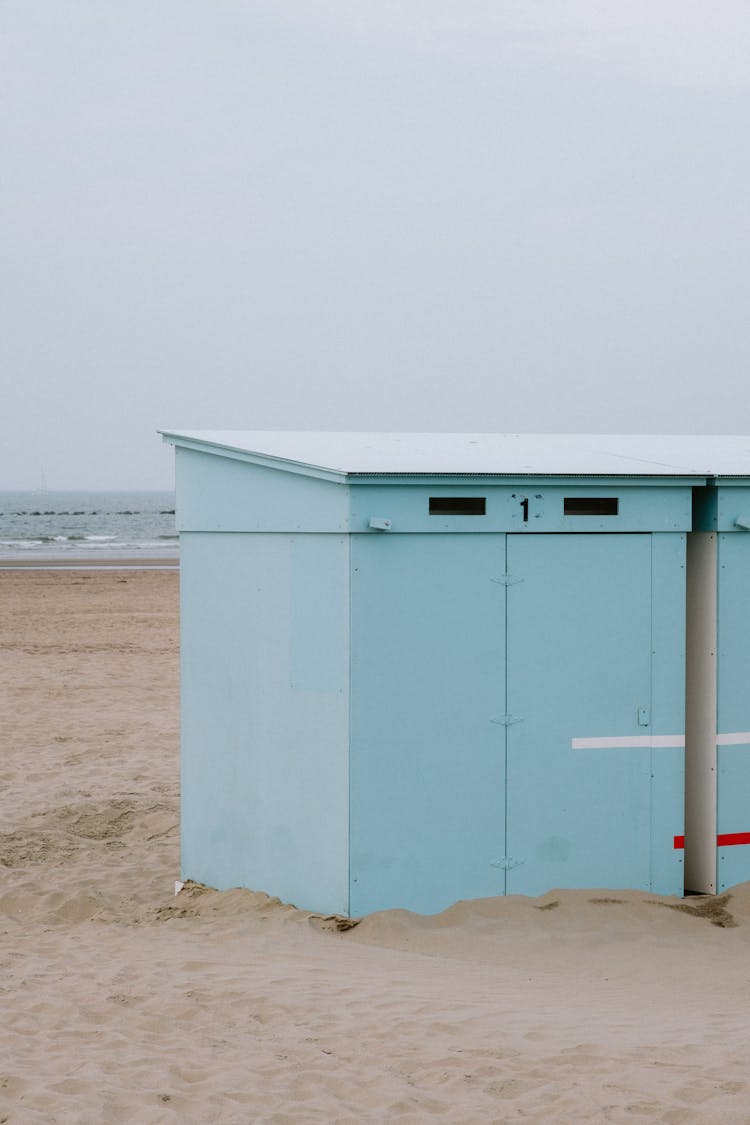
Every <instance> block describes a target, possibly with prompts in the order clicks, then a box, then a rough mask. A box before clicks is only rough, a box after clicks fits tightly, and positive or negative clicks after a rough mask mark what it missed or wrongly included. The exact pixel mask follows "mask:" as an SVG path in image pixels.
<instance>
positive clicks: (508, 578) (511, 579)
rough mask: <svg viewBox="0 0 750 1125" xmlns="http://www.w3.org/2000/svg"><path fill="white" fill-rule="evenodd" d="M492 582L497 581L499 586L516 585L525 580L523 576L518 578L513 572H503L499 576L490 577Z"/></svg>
mask: <svg viewBox="0 0 750 1125" xmlns="http://www.w3.org/2000/svg"><path fill="white" fill-rule="evenodd" d="M490 582H497V584H498V586H515V585H516V584H517V583H518V582H523V578H516V577H515V575H513V574H501V575H500V577H499V578H490Z"/></svg>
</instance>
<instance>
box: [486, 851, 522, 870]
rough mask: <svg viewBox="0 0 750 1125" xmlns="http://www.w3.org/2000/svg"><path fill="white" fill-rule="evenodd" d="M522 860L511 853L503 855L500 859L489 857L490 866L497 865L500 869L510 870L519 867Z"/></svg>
mask: <svg viewBox="0 0 750 1125" xmlns="http://www.w3.org/2000/svg"><path fill="white" fill-rule="evenodd" d="M523 862H524V860H522V859H514V858H513V856H512V855H504V856H503V858H502V859H491V860H490V867H499V868H500V869H501V871H512V870H513V868H514V867H520V866H521V864H522V863H523Z"/></svg>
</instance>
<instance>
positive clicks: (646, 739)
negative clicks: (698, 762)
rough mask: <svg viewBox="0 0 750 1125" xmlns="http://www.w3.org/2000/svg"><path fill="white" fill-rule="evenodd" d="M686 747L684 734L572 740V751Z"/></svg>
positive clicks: (634, 735)
mask: <svg viewBox="0 0 750 1125" xmlns="http://www.w3.org/2000/svg"><path fill="white" fill-rule="evenodd" d="M684 745H685V735H684V734H625V735H617V736H615V737H614V738H572V739H571V740H570V746H571V749H572V750H637V749H639V748H640V747H645V748H646V749H652V748H655V749H660V748H667V747H676V748H682V747H683V746H684Z"/></svg>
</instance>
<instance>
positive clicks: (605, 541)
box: [164, 431, 750, 915]
mask: <svg viewBox="0 0 750 1125" xmlns="http://www.w3.org/2000/svg"><path fill="white" fill-rule="evenodd" d="M164 436H165V438H166V440H168V441H170V442H172V443H173V444H174V445H175V446H176V462H177V517H178V527H179V531H180V565H181V613H182V642H181V648H182V873H183V877H184V878H191V879H195V880H198V881H201V882H205V883H209V884H211V885H213V886H216V887H219V888H228V887H232V886H247V887H252V888H255V889H259V890H260V889H262V890H266V891H268V892H270V893H272V894H275V895H279V896H280V897H281V898H283V899H285V900H288V901H291V902H295V903H296V904H297V905H299V906H302V907H306V908H311V909H316V910H321V911H327V912H338V913H345V914H352V915H359V914H363V913H366V912H370V911H373V910H378V909H382V908H390V907H405V908H409V909H411V910H416V911H420V912H425V913H431V912H434V911H438V910H441V909H443V908H444V907H447V906H449V905H450V904H451V903H453V902H454V901H456V900H458V899H462V898H472V897H480V896H488V895H498V894H513V893H523V894H539V893H542V892H544V891H546V890H548V889H550V888H552V887H634V888H642V889H644V890H651V891H655V892H659V893H666V894H681V893H682V892H683V888H684V865H683V856H684V842H685V832H686V830H685V820H684V807H685V771H684V756H685V643H686V634H685V623H686V569H685V568H686V540H687V537H688V533H690V531H691V528H692V519H693V503H694V494H695V495H698V496H702V495H704V493H705V492H706V490H707V489H709V488H710V487H714V486H713V484H712V473H711V464H712V461H711V454H712V450H713V451H714V452H715V449H716V443H717V441H718V440H721V441H725V440H726V441H728V443H729V447H724V446H723V447H722V449H723V460H724V463H725V464H727V465H728V464H735V463H739V462H742V464H743V465H744V470H745V472H746V474H747V477H748V479H749V480H750V452H748V451H750V441H748V440H747V439H699V438H676V437H666V438H664V437H661V438H654V437H651V438H648V437H633V436H631V437H628V436H625V437H624V436H614V437H613V436H609V437H607V436H604V437H602V436H592V435H536V436H534V435H531V436H529V435H526V436H521V435H497V434H367V433H274V432H265V431H261V432H245V431H242V432H213V431H179V432H171V431H170V432H165V434H164ZM733 442H734V444H732V443H733ZM739 442H743V443H744V444H742V445H739V444H738V443H739ZM732 453H733V454H734V461H732V456H731V454H732ZM743 458H744V461H743V460H742V459H743ZM716 471H717V470H716V469H715V468H714V470H713V472H714V473H715V472H716ZM726 471H727V473H728V476H729V477H737V476H738V472H737V470H736V467H735V469H729V468H727V469H726ZM724 489H726V492H727V493H731V495H732V496H734V497H739V496H740V492H741V490H738V489H736V488H735V487H734V485H733V484H732V483H731V481H729V483H727V482H726V481H724V482H723V483H722V485H721V486H720V487H719V488H718V494H719V496H721V494H722V490H724ZM696 503H699V501H696ZM735 506H736V505H735ZM719 510H721V503H720V502H719ZM733 510H734V509H733ZM742 510H743V511H744V512H745V513H746V514H748V515H750V507H748V506H747V505H745V507H744V508H743V509H742ZM740 526H741V524H738V522H737V520H736V519H735V524H734V528H733V529H732V530H731V532H730V533H728V534H727V536H726V538H727V539H728V540H729V539H731V540H732V541H735V540H736V541H737V542H738V543H739V542H740V540H741V541H742V544H743V545H744V544H745V543H747V544H748V547H750V538H745V534H743V533H741V532H740V531H739V527H740ZM709 534H711V532H709ZM730 549H731V548H730ZM743 567H744V569H743ZM743 574H744V576H745V577H744V578H743ZM743 583H745V585H746V584H747V568H746V566H745V565H744V563H743V562H739V563H738V570H737V578H736V580H735V586H738V587H740V588H741V589H742V590H744V589H745V586H743ZM719 589H721V587H719ZM701 590H703V587H701ZM700 596H703V594H701V595H700ZM731 596H732V597H734V596H735V594H734V593H733V594H732V595H731ZM743 596H744V599H745V600H744V602H743V605H744V606H745V610H744V612H745V621H744V625H745V628H744V635H745V637H747V635H748V634H747V628H746V626H747V616H748V609H747V605H748V602H747V595H746V593H745V594H744V595H743ZM721 623H722V625H721V627H722V628H724V623H723V618H721ZM734 624H735V623H734V621H733V622H732V623H731V625H728V626H727V630H729V629H733V628H734ZM727 636H729V632H727ZM732 636H734V634H732ZM728 643H729V642H728ZM732 643H736V646H740V647H741V641H740V640H737V641H736V642H732ZM746 651H747V648H746V647H745V648H743V649H742V653H743V655H742V661H743V663H742V664H741V667H740V665H739V664H738V666H737V682H738V684H739V685H740V686H739V688H738V695H739V696H742V686H741V685H742V683H744V682H747V679H748V675H747V673H748V663H747V658H746V656H745V655H744V653H746ZM727 659H728V660H729V661H730V662H732V661H734V660H735V657H734V656H728V657H727ZM732 675H734V673H732ZM728 682H729V680H728ZM727 706H728V707H729V705H727ZM731 708H734V710H732V711H731V719H730V714H729V711H727V713H726V716H724V714H723V713H722V722H726V723H730V725H732V724H733V726H732V729H733V730H734V727H735V726H737V727H738V729H739V726H738V724H740V725H741V726H742V728H743V729H744V730H750V717H748V716H747V715H745V713H744V712H742V708H741V705H740V703H737V704H732V705H731ZM731 708H730V710H731ZM699 718H700V721H702V722H705V714H701V716H700V717H699ZM740 719H742V723H740ZM714 729H716V728H714ZM714 749H715V745H714ZM704 756H705V755H704ZM743 761H744V759H743ZM742 777H743V781H742V785H743V786H744V789H743V792H744V793H748V792H750V774H749V775H747V784H745V781H744V778H745V774H744V773H743V775H742ZM739 799H740V800H742V799H743V798H742V797H740V798H739ZM704 806H705V801H704V802H703V805H701V810H702V812H701V815H702V816H703V819H704V820H705V817H706V814H705V808H704ZM719 807H720V809H721V801H720V802H719ZM720 815H723V814H722V813H721V812H720ZM695 823H696V826H697V827H696V831H705V826H701V825H702V822H701V820H700V817H698V819H697V820H696V821H695ZM734 823H735V822H734V821H732V824H734ZM748 827H749V828H750V823H748ZM732 830H733V831H734V830H735V829H732ZM743 850H744V849H743ZM727 873H729V872H727ZM736 873H737V869H735V868H733V869H732V872H731V877H734V875H735V874H736ZM740 877H741V878H746V877H750V870H748V871H747V872H746V873H745V874H741V875H740ZM696 889H700V888H696Z"/></svg>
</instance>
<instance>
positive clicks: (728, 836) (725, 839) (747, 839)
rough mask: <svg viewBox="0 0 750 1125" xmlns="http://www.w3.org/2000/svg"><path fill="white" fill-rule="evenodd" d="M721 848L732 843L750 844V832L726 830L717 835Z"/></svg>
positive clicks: (728, 846)
mask: <svg viewBox="0 0 750 1125" xmlns="http://www.w3.org/2000/svg"><path fill="white" fill-rule="evenodd" d="M716 843H717V844H718V845H719V847H720V848H730V847H731V846H732V844H750V832H725V833H724V835H723V836H717V837H716Z"/></svg>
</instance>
